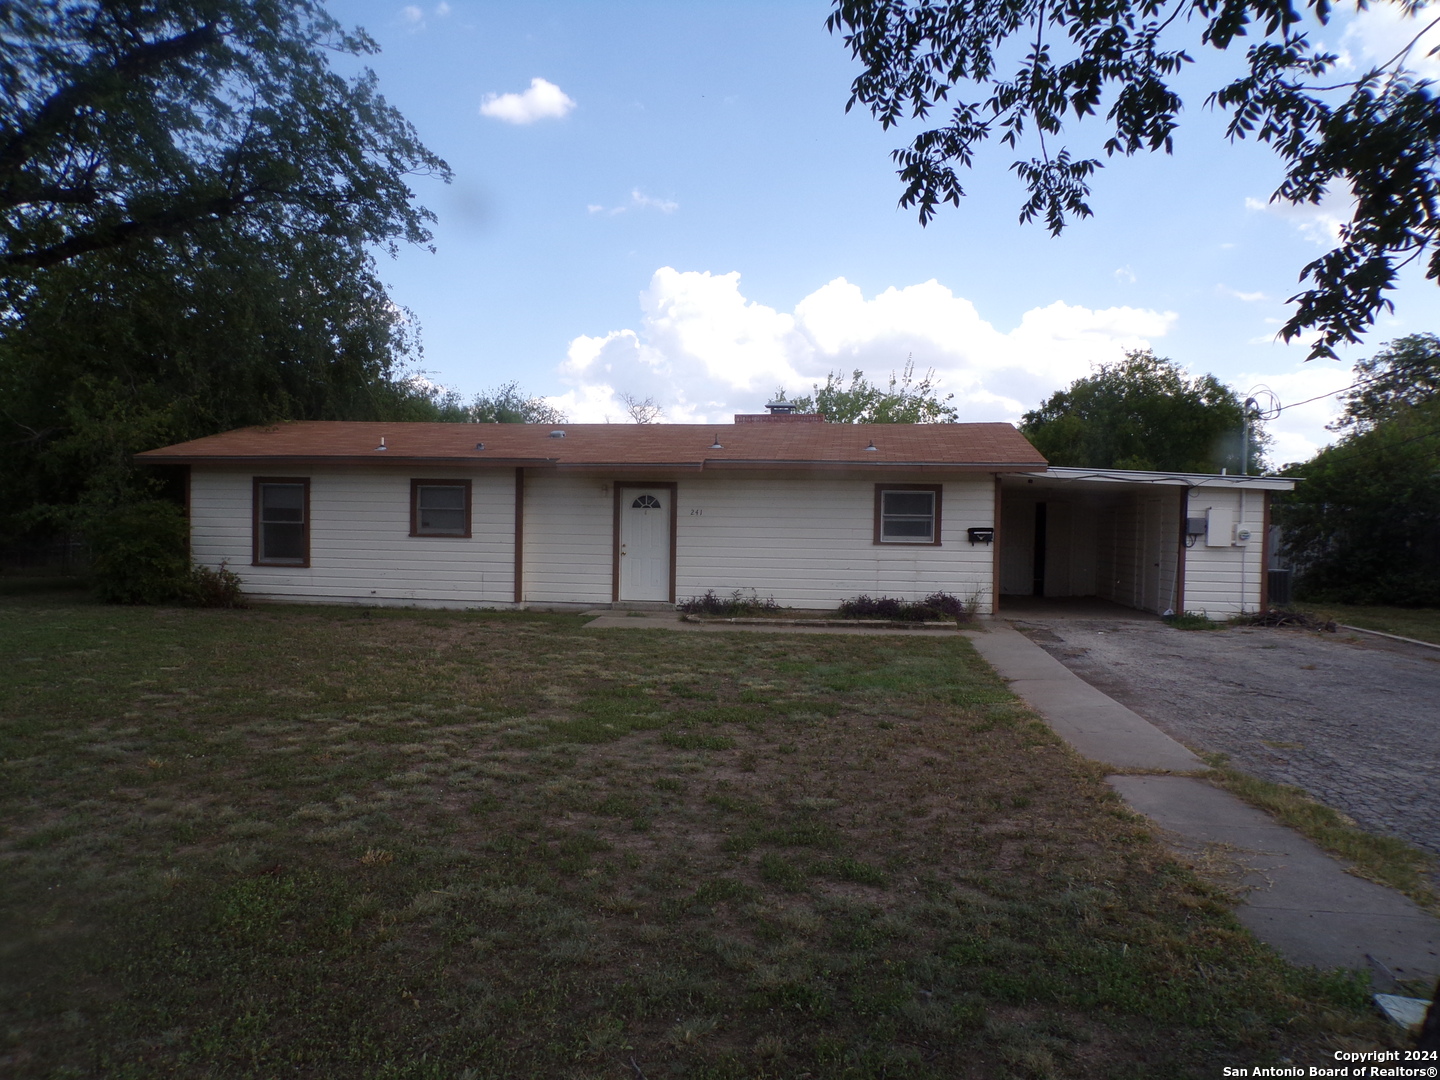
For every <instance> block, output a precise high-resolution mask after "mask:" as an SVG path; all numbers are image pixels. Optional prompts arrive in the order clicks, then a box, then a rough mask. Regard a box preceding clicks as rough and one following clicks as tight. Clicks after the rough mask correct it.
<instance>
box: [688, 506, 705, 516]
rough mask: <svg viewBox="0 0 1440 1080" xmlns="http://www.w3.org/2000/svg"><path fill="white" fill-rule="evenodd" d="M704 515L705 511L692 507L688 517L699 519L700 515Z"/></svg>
mask: <svg viewBox="0 0 1440 1080" xmlns="http://www.w3.org/2000/svg"><path fill="white" fill-rule="evenodd" d="M704 513H705V511H704V510H701V509H700V508H699V507H698V506H692V507H691V508H690V516H691V517H700V516H701V515H702V514H704Z"/></svg>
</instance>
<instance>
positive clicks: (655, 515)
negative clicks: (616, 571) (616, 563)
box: [620, 487, 675, 601]
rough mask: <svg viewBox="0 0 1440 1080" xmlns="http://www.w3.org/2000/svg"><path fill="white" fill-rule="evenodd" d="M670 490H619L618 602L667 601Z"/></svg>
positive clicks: (671, 495) (671, 492) (628, 488)
mask: <svg viewBox="0 0 1440 1080" xmlns="http://www.w3.org/2000/svg"><path fill="white" fill-rule="evenodd" d="M674 497H675V493H674V491H673V490H671V489H670V488H630V487H627V488H622V489H621V491H620V599H621V600H662V601H663V600H669V599H670V512H671V509H672V507H671V505H670V501H671V500H672V499H673V498H674Z"/></svg>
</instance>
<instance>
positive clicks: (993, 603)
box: [990, 473, 1000, 618]
mask: <svg viewBox="0 0 1440 1080" xmlns="http://www.w3.org/2000/svg"><path fill="white" fill-rule="evenodd" d="M994 528H995V531H994V532H993V533H991V535H990V549H991V550H990V616H991V618H994V617H995V616H996V615H999V614H1000V474H999V473H996V474H995V521H994Z"/></svg>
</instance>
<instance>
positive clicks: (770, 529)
mask: <svg viewBox="0 0 1440 1080" xmlns="http://www.w3.org/2000/svg"><path fill="white" fill-rule="evenodd" d="M254 475H256V473H255V472H254V471H253V470H246V471H240V470H229V469H202V468H199V467H197V468H195V469H194V470H193V471H192V474H191V489H190V515H191V538H192V546H193V549H194V554H195V557H196V559H197V560H198V561H200V562H202V563H204V564H205V565H207V566H212V567H213V566H218V565H219V564H220V563H221V562H222V561H226V562H228V563H229V566H230V568H231V569H232V570H234V571H236V572H237V573H238V574H239V575H240V576H241V578H242V580H243V582H244V587H245V590H246V591H247V592H248V593H250V594H251V595H253V596H256V597H259V598H263V599H274V600H310V601H317V602H352V603H400V604H418V605H450V606H487V607H488V606H495V607H506V606H510V605H511V604H512V602H513V596H514V577H513V574H514V549H513V538H514V521H513V509H514V474H513V472H511V471H510V470H504V471H497V472H489V471H478V470H477V471H472V472H468V473H467V472H463V471H460V470H454V469H449V470H447V469H437V468H432V467H425V468H423V469H421V470H419V471H415V470H407V469H404V468H396V469H385V470H377V469H373V468H371V469H366V470H364V471H361V470H358V469H355V470H346V469H309V470H306V469H294V468H291V469H267V470H265V472H264V475H284V476H309V477H310V563H311V565H310V566H309V567H305V568H300V567H282V566H252V565H250V559H251V491H252V486H251V485H252V478H253V476H254ZM412 476H423V477H424V478H427V479H428V478H437V479H438V478H447V477H452V476H453V477H456V478H466V477H468V478H469V479H470V480H471V481H472V485H473V489H472V490H473V505H474V509H473V517H472V532H473V536H472V537H471V538H470V539H456V538H449V537H445V538H439V537H412V536H410V535H409V531H410V479H411V477H412ZM657 478H658V477H643V478H639V480H643V479H657ZM617 482H618V483H623V484H627V485H629V484H631V483H632V482H631V481H629V480H624V481H615V480H613V479H612V478H610V477H606V476H581V475H575V474H571V473H554V472H542V471H537V470H530V471H527V473H526V476H525V520H524V526H525V532H524V564H525V566H524V582H523V589H524V591H523V596H524V603H526V604H532V605H546V604H586V605H606V604H609V603H610V601H611V583H612V560H613V536H612V530H613V523H614V502H613V498H614V496H613V490H614V486H613V485H614V484H615V483H617ZM637 482H638V480H637ZM885 482H886V483H902V484H903V483H919V484H941V485H942V487H943V492H942V500H941V515H942V520H941V540H942V543H941V544H940V546H938V547H936V546H930V545H918V544H917V545H905V544H894V545H891V544H886V545H878V546H877V545H876V544H874V543H873V539H874V513H875V486H874V485H875V483H876V477H875V474H873V473H869V474H865V475H861V476H837V475H833V474H831V475H825V474H806V475H790V476H784V475H773V474H762V473H756V472H746V473H740V472H735V473H728V474H712V475H708V476H706V475H694V476H683V475H682V476H681V478H680V479H679V481H678V484H679V487H678V492H677V496H676V505H677V510H678V515H679V516H678V538H677V545H676V596H677V599H680V600H684V599H685V598H687V597H690V596H696V595H700V594H702V593H704V592H705V591H706V590H709V589H713V590H714V591H716V592H717V593H722V594H728V593H730V592H732V591H733V590H735V589H744V590H749V589H754V590H755V591H756V592H757V593H758V594H759V595H760V596H761V597H767V596H773V597H774V598H775V600H776V602H777V603H780V604H782V605H785V606H790V607H822V608H829V607H834V606H836V605H837V604H839V602H840V601H841V600H843V599H845V598H846V597H852V596H856V595H858V594H860V593H868V594H870V595H872V596H874V595H885V596H896V597H902V598H905V599H918V598H920V597H922V596H925V595H926V594H928V593H931V592H935V591H937V590H943V591H945V592H949V593H953V594H954V595H956V596H958V597H960V598H961V599H970V598H971V597H974V598H975V599H976V601H977V603H978V605H979V610H980V611H982V612H988V611H990V610H991V599H992V598H991V572H992V566H993V552H992V550H991V547H990V546H989V545H987V544H975V545H971V544H970V543H969V542H968V541H967V539H966V533H965V530H966V529H967V528H969V527H972V526H973V527H985V528H993V527H994V524H995V522H994V480H993V478H992V477H991V476H989V475H984V474H981V475H976V474H963V475H960V476H954V475H952V476H949V477H946V476H944V475H937V474H933V473H927V474H909V475H895V476H891V475H888V474H887V475H886V476H885Z"/></svg>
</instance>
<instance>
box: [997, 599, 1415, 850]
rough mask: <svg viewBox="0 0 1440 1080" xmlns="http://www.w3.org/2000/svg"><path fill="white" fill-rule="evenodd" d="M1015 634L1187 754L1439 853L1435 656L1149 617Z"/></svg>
mask: <svg viewBox="0 0 1440 1080" xmlns="http://www.w3.org/2000/svg"><path fill="white" fill-rule="evenodd" d="M1014 625H1015V627H1016V629H1018V630H1020V631H1022V632H1023V633H1025V634H1027V635H1029V636H1030V637H1031V638H1032V639H1033V640H1034V641H1035V642H1036V643H1037V644H1039V645H1041V646H1042V647H1043V648H1045V649H1046V650H1047V651H1048V652H1050V653H1051V654H1052V655H1053V656H1055V657H1056V658H1057V659H1059V660H1060V661H1061V662H1063V663H1064V664H1065V665H1066V666H1067V667H1069V668H1070V669H1071V670H1072V671H1074V672H1075V673H1076V674H1077V675H1079V676H1080V677H1081V678H1083V679H1085V680H1086V681H1087V682H1089V683H1090V684H1091V685H1093V686H1095V687H1097V688H1098V689H1100V690H1102V691H1104V692H1105V693H1107V694H1109V695H1110V696H1111V697H1113V698H1115V699H1116V700H1117V701H1119V702H1121V703H1122V704H1124V705H1128V706H1129V707H1130V708H1131V709H1134V710H1135V711H1136V712H1137V713H1139V714H1140V715H1141V716H1143V717H1144V718H1145V719H1147V720H1149V721H1150V722H1151V723H1154V724H1156V725H1158V726H1159V727H1161V728H1163V729H1164V730H1165V731H1167V732H1168V733H1169V734H1171V735H1172V736H1174V737H1175V738H1177V739H1179V740H1180V741H1181V742H1183V743H1185V744H1186V745H1187V746H1189V747H1190V748H1191V749H1193V750H1195V751H1197V752H1204V751H1218V752H1221V753H1224V754H1228V755H1229V756H1230V760H1231V761H1232V763H1234V764H1235V765H1236V766H1238V767H1239V768H1242V769H1244V770H1246V771H1247V772H1250V773H1253V774H1255V775H1258V776H1262V777H1264V778H1266V779H1268V780H1274V781H1277V782H1279V783H1284V784H1294V785H1296V786H1297V787H1301V788H1304V789H1305V790H1306V791H1308V792H1310V794H1311V795H1313V796H1314V797H1315V798H1317V799H1319V800H1320V801H1321V802H1324V803H1326V804H1327V805H1329V806H1332V807H1334V808H1336V809H1337V810H1343V811H1344V812H1345V813H1347V814H1349V815H1350V816H1351V817H1353V818H1354V819H1355V820H1356V821H1358V822H1359V823H1360V824H1361V825H1363V826H1365V827H1366V828H1368V829H1371V830H1372V831H1375V832H1381V833H1391V834H1393V835H1396V836H1400V837H1403V838H1404V839H1406V840H1408V841H1410V842H1411V843H1412V844H1415V845H1417V846H1419V847H1423V848H1425V849H1427V850H1429V851H1432V852H1435V853H1436V854H1440V650H1432V649H1424V648H1421V647H1418V646H1407V645H1394V646H1392V645H1390V644H1389V643H1383V644H1382V643H1378V639H1368V638H1367V639H1365V640H1360V639H1359V636H1358V635H1348V634H1346V632H1345V631H1343V630H1342V631H1341V632H1340V633H1339V634H1317V633H1312V632H1309V631H1304V630H1288V629H1287V630H1275V629H1262V628H1246V629H1239V628H1230V629H1225V630H1211V631H1184V630H1175V629H1172V628H1171V627H1169V626H1166V625H1165V624H1164V623H1162V622H1159V621H1158V620H1155V619H1153V618H1148V617H1147V618H1144V619H1143V621H1142V620H1141V619H1128V618H1098V619H1097V618H1073V617H1054V618H1051V617H1048V616H1047V615H1046V614H1043V613H1036V614H1035V615H1034V616H1028V615H1027V616H1026V617H1025V618H1023V619H1019V618H1017V619H1015V620H1014Z"/></svg>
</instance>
